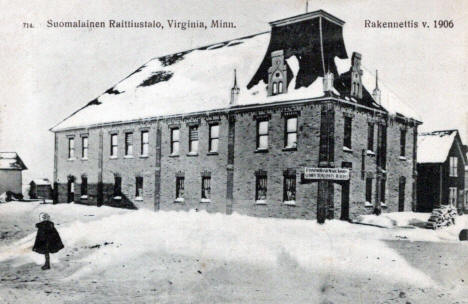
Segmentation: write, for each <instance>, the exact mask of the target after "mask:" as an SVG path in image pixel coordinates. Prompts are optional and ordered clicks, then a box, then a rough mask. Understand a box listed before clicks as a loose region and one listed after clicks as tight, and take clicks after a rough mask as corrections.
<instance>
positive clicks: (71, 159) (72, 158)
mask: <svg viewBox="0 0 468 304" xmlns="http://www.w3.org/2000/svg"><path fill="white" fill-rule="evenodd" d="M67 160H69V161H74V160H76V158H74V157H71V158H67Z"/></svg>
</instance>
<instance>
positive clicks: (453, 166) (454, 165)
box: [449, 156, 458, 177]
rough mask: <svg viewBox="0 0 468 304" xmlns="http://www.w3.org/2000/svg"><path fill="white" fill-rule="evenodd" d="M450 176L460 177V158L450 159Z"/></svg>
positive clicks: (452, 157) (453, 157)
mask: <svg viewBox="0 0 468 304" xmlns="http://www.w3.org/2000/svg"><path fill="white" fill-rule="evenodd" d="M449 176H450V177H458V157H456V156H450V157H449Z"/></svg>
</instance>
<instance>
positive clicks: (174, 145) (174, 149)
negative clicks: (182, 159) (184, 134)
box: [171, 128, 180, 155]
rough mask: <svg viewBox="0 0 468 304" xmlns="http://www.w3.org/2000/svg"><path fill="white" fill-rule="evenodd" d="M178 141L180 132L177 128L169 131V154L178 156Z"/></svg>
mask: <svg viewBox="0 0 468 304" xmlns="http://www.w3.org/2000/svg"><path fill="white" fill-rule="evenodd" d="M179 141H180V130H179V128H173V129H171V154H172V155H178V154H179Z"/></svg>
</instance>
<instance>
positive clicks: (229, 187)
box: [226, 114, 236, 214]
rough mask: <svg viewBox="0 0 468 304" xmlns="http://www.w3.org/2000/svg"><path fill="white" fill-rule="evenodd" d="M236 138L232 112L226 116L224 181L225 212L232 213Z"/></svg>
mask: <svg viewBox="0 0 468 304" xmlns="http://www.w3.org/2000/svg"><path fill="white" fill-rule="evenodd" d="M235 138H236V118H235V116H234V115H233V114H230V115H229V116H228V159H227V166H226V169H227V181H226V214H231V213H232V208H233V203H234V147H235Z"/></svg>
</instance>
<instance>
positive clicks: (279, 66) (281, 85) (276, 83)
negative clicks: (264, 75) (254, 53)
mask: <svg viewBox="0 0 468 304" xmlns="http://www.w3.org/2000/svg"><path fill="white" fill-rule="evenodd" d="M285 83H287V68H286V63H285V62H284V54H283V50H279V51H274V52H272V53H271V67H270V68H269V69H268V96H273V95H277V94H282V93H286V90H287V87H286V86H285Z"/></svg>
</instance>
